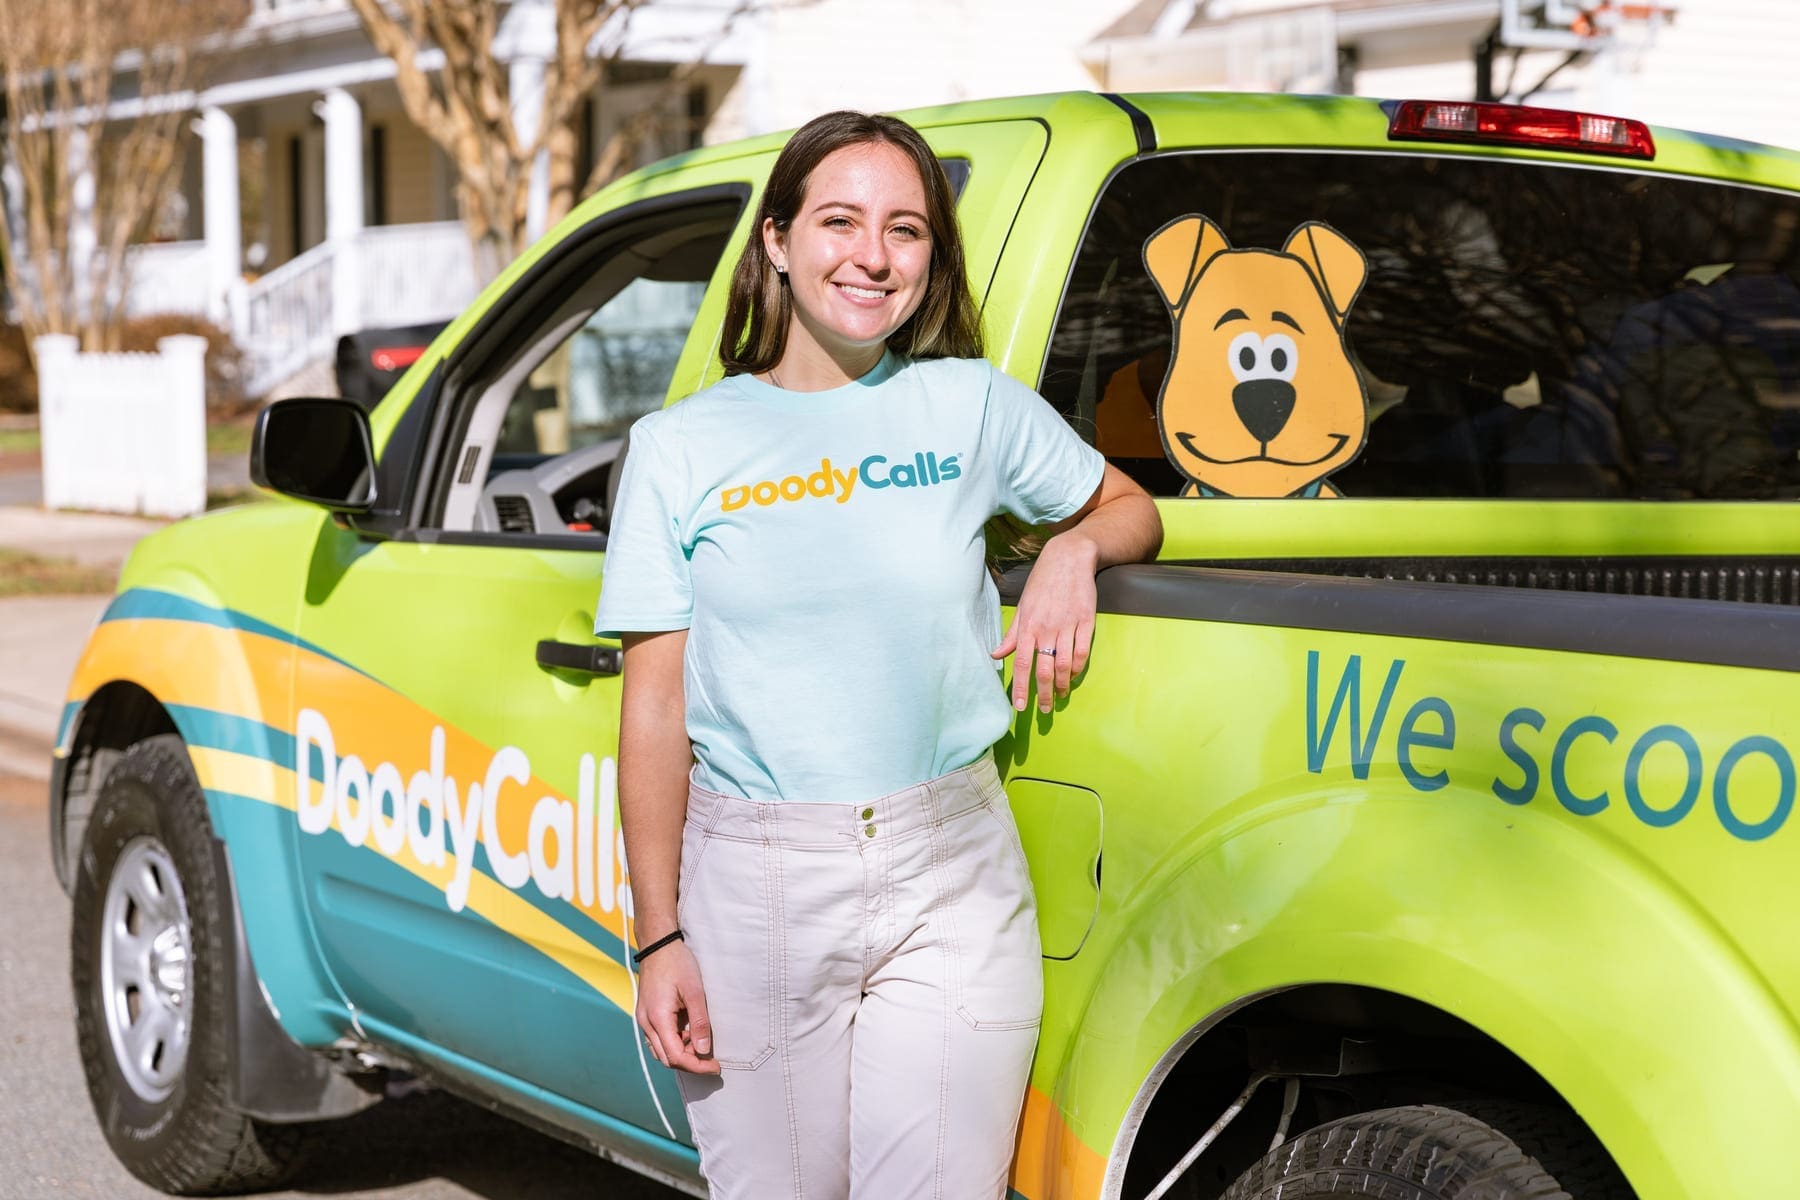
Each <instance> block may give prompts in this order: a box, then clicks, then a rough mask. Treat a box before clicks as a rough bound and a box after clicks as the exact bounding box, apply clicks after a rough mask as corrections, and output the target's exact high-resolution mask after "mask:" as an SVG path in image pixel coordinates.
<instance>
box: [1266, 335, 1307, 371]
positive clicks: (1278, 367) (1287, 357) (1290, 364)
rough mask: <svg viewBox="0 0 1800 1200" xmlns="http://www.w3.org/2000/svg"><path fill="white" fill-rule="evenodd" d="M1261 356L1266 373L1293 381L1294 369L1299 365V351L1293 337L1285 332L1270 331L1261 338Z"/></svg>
mask: <svg viewBox="0 0 1800 1200" xmlns="http://www.w3.org/2000/svg"><path fill="white" fill-rule="evenodd" d="M1263 358H1264V360H1265V361H1266V363H1267V368H1266V372H1267V374H1270V375H1273V376H1274V377H1275V378H1277V379H1285V380H1287V381H1288V382H1290V383H1291V382H1293V379H1294V369H1295V368H1296V367H1298V366H1299V365H1300V351H1299V348H1298V347H1296V346H1295V345H1294V339H1293V338H1291V337H1289V336H1288V335H1287V334H1285V333H1271V334H1270V335H1269V336H1268V337H1266V338H1264V339H1263Z"/></svg>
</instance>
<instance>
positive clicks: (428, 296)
mask: <svg viewBox="0 0 1800 1200" xmlns="http://www.w3.org/2000/svg"><path fill="white" fill-rule="evenodd" d="M345 271H350V272H355V276H354V278H353V279H352V280H351V281H350V282H351V284H352V286H348V287H345V286H341V285H343V284H344V283H345V281H344V280H340V279H339V278H338V275H339V274H340V273H342V272H345ZM476 290H477V289H476V283H475V266H474V258H473V255H472V254H471V253H470V250H469V242H468V238H467V237H466V236H465V235H464V233H463V227H462V223H461V222H459V221H439V222H434V223H431V224H421V225H386V226H378V227H375V228H372V229H365V230H363V231H362V232H361V233H359V234H357V235H356V237H355V239H354V240H352V241H350V242H349V243H348V245H347V247H346V248H345V250H344V251H340V249H339V243H336V242H324V243H321V244H320V245H317V246H314V247H313V248H312V249H311V250H308V251H306V252H305V253H304V254H302V255H300V256H299V257H298V258H295V259H293V260H292V261H290V262H287V263H283V264H282V265H281V266H279V267H277V268H276V269H275V270H273V271H270V272H269V273H268V274H267V275H265V276H263V277H262V278H261V279H258V280H256V281H255V282H254V283H252V284H250V285H249V286H248V287H247V288H246V289H245V292H244V306H243V317H242V322H241V327H240V328H237V329H235V330H234V331H233V332H234V333H235V334H236V336H237V341H238V344H239V345H240V346H242V347H243V349H244V352H245V355H246V357H247V358H248V359H249V363H250V372H249V375H250V377H249V379H248V380H246V384H245V386H246V390H247V391H248V392H249V394H250V395H252V396H257V395H261V394H263V393H264V392H267V391H268V390H269V389H270V388H272V387H274V386H275V385H276V384H278V383H280V382H281V381H282V380H284V379H287V378H289V377H290V376H292V375H293V374H294V373H295V372H297V371H299V370H300V369H302V368H303V367H305V366H307V365H308V364H310V363H314V362H317V361H319V360H321V359H325V358H329V357H330V356H331V354H332V351H333V348H334V346H335V345H336V342H337V338H338V336H339V335H340V334H344V333H351V332H354V331H356V330H358V329H363V328H368V327H372V326H387V325H414V324H421V323H423V322H426V321H438V320H446V319H448V318H450V317H453V316H455V315H456V314H457V313H458V312H461V311H462V309H463V308H464V307H465V306H466V305H467V304H468V303H469V301H471V300H473V299H474V298H475V293H476ZM340 298H342V299H344V300H345V301H346V302H347V304H348V305H351V306H353V307H354V311H340V310H339V309H338V308H337V304H338V301H339V299H340Z"/></svg>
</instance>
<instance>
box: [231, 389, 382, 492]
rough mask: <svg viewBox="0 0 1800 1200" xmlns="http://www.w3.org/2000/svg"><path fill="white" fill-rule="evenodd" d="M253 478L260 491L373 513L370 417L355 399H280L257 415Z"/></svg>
mask: <svg viewBox="0 0 1800 1200" xmlns="http://www.w3.org/2000/svg"><path fill="white" fill-rule="evenodd" d="M250 478H251V480H252V481H254V482H255V483H256V485H257V486H258V487H265V488H268V489H269V490H270V491H273V492H280V493H281V494H282V495H284V496H292V497H294V499H296V500H305V501H307V502H309V503H312V504H319V505H323V506H324V507H326V508H329V509H331V510H332V511H333V512H345V513H361V512H367V511H368V510H369V508H370V507H371V506H372V505H374V503H375V445H374V442H373V441H372V440H371V439H370V437H369V418H368V416H367V414H365V413H364V412H363V410H362V409H361V408H360V407H359V406H358V405H357V404H355V403H354V402H353V401H350V400H340V399H326V398H316V399H315V398H311V397H295V398H294V399H291V400H277V401H276V402H275V403H273V404H271V405H269V406H268V407H267V408H265V409H263V410H262V412H261V413H259V414H257V418H256V433H255V435H254V436H253V437H252V438H251V441H250Z"/></svg>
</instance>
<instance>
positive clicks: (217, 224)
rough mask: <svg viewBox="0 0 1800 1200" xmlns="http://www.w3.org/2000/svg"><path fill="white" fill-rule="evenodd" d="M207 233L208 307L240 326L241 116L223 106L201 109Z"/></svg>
mask: <svg viewBox="0 0 1800 1200" xmlns="http://www.w3.org/2000/svg"><path fill="white" fill-rule="evenodd" d="M200 141H201V158H202V165H203V168H204V170H203V176H202V182H203V187H204V189H205V190H204V198H203V200H202V202H201V203H202V205H203V206H204V209H203V211H204V217H205V220H204V229H205V234H206V284H207V286H206V296H207V301H206V311H207V315H208V316H209V317H211V318H212V319H213V320H214V321H216V322H218V323H219V324H221V325H224V326H225V327H226V328H228V329H233V330H235V329H236V328H237V324H236V318H237V316H238V313H239V310H240V308H241V302H240V295H241V293H242V291H243V261H242V254H243V232H242V226H241V222H240V219H239V216H238V141H237V122H236V121H234V120H232V118H231V114H230V113H228V112H226V111H225V110H224V109H222V108H217V107H210V108H206V109H204V110H202V111H201V113H200Z"/></svg>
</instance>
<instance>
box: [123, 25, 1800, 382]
mask: <svg viewBox="0 0 1800 1200" xmlns="http://www.w3.org/2000/svg"><path fill="white" fill-rule="evenodd" d="M547 3H548V0H514V2H513V4H512V6H511V10H510V11H509V13H508V16H507V26H506V35H505V36H504V37H503V39H502V42H503V44H504V47H505V52H504V57H505V58H506V59H507V61H508V64H509V66H508V69H509V72H510V77H511V84H512V87H513V92H514V95H515V97H528V96H529V94H530V90H531V85H532V82H533V80H534V79H535V78H541V72H542V69H543V66H542V64H543V62H544V58H545V56H546V55H547V53H548V51H549V44H548V41H547V38H548V27H547V25H546V24H545V22H544V20H543V19H542V18H543V17H544V16H545V9H544V5H545V4H547ZM1581 4H1582V5H1584V6H1585V7H1586V8H1587V9H1589V10H1592V9H1593V8H1594V7H1595V5H1594V3H1592V2H1590V0H1581ZM735 7H736V2H735V0H656V2H655V3H652V4H648V5H646V6H645V7H644V8H642V9H641V10H640V11H639V12H638V14H637V15H636V17H635V19H634V22H633V25H632V36H631V40H630V42H629V44H628V55H627V57H628V59H629V60H630V66H629V72H630V73H628V74H627V75H626V80H627V81H626V82H623V83H621V84H618V85H616V86H614V87H611V88H609V90H608V91H607V92H606V93H605V94H604V95H598V96H596V97H595V98H594V100H593V102H592V103H591V104H590V106H589V110H588V112H587V113H586V114H585V120H584V124H585V127H586V133H587V137H586V140H585V144H586V146H587V147H588V150H589V152H590V153H591V152H592V151H593V149H594V148H595V147H596V146H598V145H599V144H600V143H601V141H602V140H603V139H604V137H605V136H606V135H607V134H608V133H610V131H611V129H612V128H613V127H615V125H616V124H617V123H618V122H619V121H620V120H622V119H624V118H625V117H626V116H627V115H628V114H630V113H631V112H633V111H635V110H636V109H638V108H641V107H642V106H643V105H645V104H647V103H649V102H650V97H651V96H653V95H657V94H660V93H661V91H662V89H661V87H660V86H659V84H658V83H657V82H656V81H657V80H658V79H659V78H660V77H662V76H664V75H665V74H666V72H667V70H668V69H669V66H670V64H672V63H676V62H681V61H686V60H687V59H688V58H690V57H692V56H693V55H694V54H695V53H696V47H698V46H703V45H705V46H710V49H709V50H708V52H707V54H706V65H705V66H704V67H703V69H702V70H700V71H699V72H698V73H697V74H696V75H695V76H694V77H693V78H692V80H691V81H690V84H689V87H688V90H687V94H685V95H683V96H681V97H678V98H677V100H676V102H675V107H676V112H675V114H674V115H675V116H676V117H678V118H682V119H681V120H677V121H671V122H669V123H667V125H666V126H665V130H666V132H665V133H664V134H663V135H662V137H661V139H660V141H658V142H656V143H655V144H653V145H651V146H648V147H646V148H645V153H644V157H645V158H653V157H657V156H659V155H660V154H662V153H666V152H669V151H673V150H676V149H681V148H684V147H685V146H687V145H691V144H693V143H694V142H696V141H706V142H713V141H721V140H726V139H730V138H735V137H740V136H744V135H748V134H754V133H761V132H767V131H770V130H775V129H781V128H786V127H790V126H793V125H796V124H798V123H800V122H802V121H804V120H805V119H807V118H808V117H810V116H812V115H815V114H816V113H818V112H821V111H824V110H826V109H829V108H835V107H859V108H865V109H877V110H882V109H896V108H906V107H911V106H915V105H924V104H933V103H942V102H946V101H951V100H958V99H969V98H976V97H981V96H996V95H1007V94H1020V93H1031V92H1044V91H1057V90H1064V89H1069V88H1093V89H1095V90H1100V91H1119V92H1130V91H1139V90H1153V89H1163V88H1176V89H1210V88H1230V89H1250V90H1290V91H1340V92H1356V93H1360V94H1373V95H1384V96H1396V97H1420V98H1438V99H1458V98H1470V97H1473V96H1474V95H1475V94H1476V92H1477V89H1478V87H1479V85H1480V83H1481V81H1482V79H1483V78H1484V75H1483V72H1482V70H1481V68H1480V67H1479V66H1478V64H1479V63H1481V62H1485V63H1487V64H1488V66H1487V70H1486V72H1485V78H1486V81H1487V83H1488V86H1489V88H1490V90H1491V91H1492V92H1493V93H1494V94H1496V95H1501V96H1503V97H1505V98H1514V99H1517V98H1526V99H1528V100H1529V101H1530V102H1537V103H1545V104H1554V105H1564V106H1569V107H1586V108H1591V109H1594V110H1597V111H1604V112H1616V113H1621V114H1623V115H1632V116H1643V117H1646V118H1648V119H1651V120H1654V121H1659V122H1662V123H1666V124H1673V125H1681V126H1687V127H1690V128H1699V129H1703V130H1712V131H1715V132H1719V133H1724V134H1735V135H1737V136H1742V137H1747V138H1751V139H1756V140H1763V141H1771V142H1776V143H1783V144H1800V125H1797V123H1800V71H1795V70H1794V69H1793V68H1792V60H1793V59H1794V57H1795V51H1796V50H1797V49H1800V4H1796V3H1794V0H1664V3H1662V4H1652V5H1649V8H1651V9H1665V8H1678V9H1679V11H1678V12H1676V13H1675V15H1674V18H1673V21H1672V23H1670V22H1667V21H1664V20H1660V19H1658V20H1625V21H1624V22H1623V23H1622V26H1621V32H1620V35H1619V36H1618V37H1616V38H1614V39H1611V40H1609V41H1592V42H1588V43H1585V44H1584V47H1585V48H1584V47H1582V46H1578V47H1576V48H1575V49H1572V50H1571V49H1565V48H1558V47H1556V46H1551V45H1545V44H1542V43H1544V42H1546V41H1555V40H1556V38H1557V36H1558V35H1560V36H1561V37H1562V38H1563V40H1564V41H1565V42H1566V41H1567V39H1568V37H1569V35H1570V29H1571V20H1570V19H1569V17H1570V14H1571V13H1572V14H1574V15H1575V16H1576V17H1577V18H1581V19H1588V18H1586V17H1583V15H1582V12H1581V10H1580V9H1579V8H1577V7H1576V6H1575V0H1137V2H1136V3H1133V2H1132V0H782V2H778V3H776V4H775V5H773V6H772V7H770V8H769V9H767V10H765V11H762V12H760V13H758V14H756V15H755V16H753V17H750V18H745V19H742V20H740V21H739V22H738V23H737V24H736V25H735V26H734V27H733V32H732V35H731V36H730V37H728V38H726V39H724V40H722V41H720V40H717V39H713V38H709V37H708V36H707V35H708V34H709V32H710V31H713V30H716V29H717V28H718V27H719V24H720V22H721V21H723V20H724V19H725V17H726V15H727V14H728V13H730V12H731V11H732V10H733V9H734V8H735ZM1600 7H1602V8H1615V7H1616V8H1621V9H1630V10H1632V11H1634V12H1638V13H1640V14H1641V13H1642V12H1643V10H1644V9H1645V4H1644V3H1641V2H1634V3H1624V0H1620V4H1619V5H1617V6H1611V5H1601V6H1600ZM1653 15H1655V14H1653ZM1593 19H1595V20H1598V21H1599V22H1600V23H1601V24H1604V23H1605V22H1606V20H1607V19H1608V18H1607V16H1606V14H1604V13H1602V14H1599V15H1598V16H1597V17H1594V18H1593ZM1521 43H1527V44H1521ZM1565 60H1566V61H1565ZM191 129H192V133H191V136H192V137H194V138H195V139H196V141H197V143H198V145H197V147H196V150H197V152H196V153H193V154H191V155H189V162H188V168H187V172H186V176H185V178H184V180H183V182H182V186H181V194H180V199H179V200H178V202H177V204H176V206H175V211H173V212H172V213H171V214H170V217H169V221H168V228H166V229H165V230H164V233H165V236H167V237H169V238H170V239H171V240H168V241H165V242H162V243H159V244H155V245H148V246H144V247H141V248H139V249H138V250H137V251H135V256H136V263H135V275H136V281H135V284H134V287H133V292H132V297H131V308H132V309H133V310H134V311H137V312H150V311H168V310H181V311H193V312H205V313H208V314H211V315H212V316H214V317H215V318H216V319H219V320H221V321H223V322H225V323H227V324H228V325H229V327H230V328H231V329H232V330H233V331H234V333H235V334H236V335H237V337H238V339H239V341H240V343H241V344H242V345H243V346H244V348H245V350H246V351H247V353H248V354H249V356H250V359H251V362H252V364H253V367H252V375H253V378H252V379H251V380H250V386H251V389H252V391H256V392H260V391H263V390H265V389H269V388H273V387H277V386H280V385H282V384H283V382H284V381H287V382H288V383H289V384H290V386H305V387H308V388H315V389H316V388H318V387H321V386H326V385H327V384H328V375H327V374H326V373H325V372H324V370H323V367H324V364H326V363H327V362H328V360H329V355H330V351H331V346H332V344H333V341H334V339H335V337H336V336H337V335H338V334H339V333H342V332H346V331H348V330H352V329H356V328H361V327H364V326H367V325H375V324H379V325H391V324H404V323H410V322H416V321H425V320H431V319H436V318H441V317H448V316H450V315H452V314H453V313H454V312H455V311H457V310H458V309H459V308H460V307H461V306H462V305H464V304H465V303H466V302H467V301H468V300H469V299H470V298H471V297H472V294H473V289H474V279H473V273H472V270H471V268H470V264H469V252H468V248H467V244H466V242H465V240H464V238H463V234H462V230H461V227H460V225H459V224H458V222H457V221H456V213H455V207H454V203H453V200H452V191H451V184H452V173H451V168H450V166H449V164H448V162H447V160H446V159H445V158H444V156H443V155H442V154H441V153H440V152H439V151H438V149H437V148H436V146H435V145H434V144H433V143H432V142H431V141H430V140H429V139H428V138H426V137H425V135H424V134H423V133H421V132H420V131H418V130H417V129H416V128H414V127H413V126H412V124H411V122H410V121H409V120H408V118H407V117H406V115H405V113H404V111H403V110H402V108H401V104H400V100H399V96H398V94H397V92H396V90H395V86H394V83H393V66H392V64H391V63H390V62H389V61H388V60H387V59H385V58H384V57H382V56H380V55H379V54H377V53H375V51H374V50H373V48H372V47H371V46H370V44H369V42H368V40H367V38H366V37H365V36H364V34H363V32H362V29H361V26H360V24H359V23H358V21H357V18H356V16H355V15H354V13H353V12H352V11H351V10H350V9H349V7H348V5H347V3H346V0H255V5H254V12H253V15H252V17H251V19H250V21H249V23H248V25H247V27H246V28H245V29H244V30H242V31H241V32H240V34H239V35H238V37H237V40H236V49H235V51H234V53H233V54H232V56H231V58H230V61H229V62H228V63H227V64H226V70H225V73H224V74H223V76H222V77H220V78H218V79H216V81H215V82H213V84H212V85H211V86H210V87H209V88H208V89H207V90H206V91H204V92H202V93H200V94H199V95H198V96H197V97H196V98H195V120H194V121H193V122H192V124H191ZM540 200H541V197H540ZM540 211H541V210H540ZM540 226H541V222H540ZM301 372H306V373H307V374H306V375H304V376H303V377H302V379H301V380H299V381H296V380H295V379H294V377H295V376H296V374H298V373H301Z"/></svg>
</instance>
